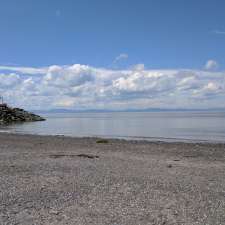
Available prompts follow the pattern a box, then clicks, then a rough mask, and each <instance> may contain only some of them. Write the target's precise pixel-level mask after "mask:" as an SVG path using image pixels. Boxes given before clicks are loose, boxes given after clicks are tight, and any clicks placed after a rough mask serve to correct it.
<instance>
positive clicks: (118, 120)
mask: <svg viewBox="0 0 225 225" xmlns="http://www.w3.org/2000/svg"><path fill="white" fill-rule="evenodd" d="M41 116H43V117H45V118H46V119H47V120H46V121H43V122H34V123H21V124H13V125H10V126H7V127H1V128H0V131H1V132H12V133H23V134H39V135H65V136H73V137H87V136H90V137H92V136H98V137H107V138H125V139H147V140H163V141H179V140H180V141H209V142H225V112H113V113H51V114H42V115H41Z"/></svg>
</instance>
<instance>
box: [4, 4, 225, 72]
mask: <svg viewBox="0 0 225 225" xmlns="http://www.w3.org/2000/svg"><path fill="white" fill-rule="evenodd" d="M224 11H225V1H223V0H189V1H186V0H171V1H165V0H133V1H130V0H93V1H91V0H66V1H63V0H48V1H45V0H39V1H35V0H20V1H15V0H14V1H13V0H7V1H1V7H0V27H1V33H0V34H1V35H0V49H1V55H0V63H1V64H13V65H14V64H16V65H23V66H48V65H52V64H61V65H62V64H63V65H64V64H73V63H81V64H89V65H92V66H97V67H107V66H110V65H111V63H112V61H113V60H114V58H115V57H117V56H118V55H119V54H121V53H126V54H128V55H129V60H127V61H126V63H125V62H124V63H123V64H122V65H121V66H127V65H132V64H137V63H144V64H145V66H146V67H147V68H160V69H161V68H199V67H201V66H202V65H203V64H204V63H205V61H206V60H208V59H214V60H216V61H218V62H219V63H220V64H221V67H223V68H224V67H225V33H224V34H222V33H221V34H219V33H217V32H216V31H223V32H225V13H224Z"/></svg>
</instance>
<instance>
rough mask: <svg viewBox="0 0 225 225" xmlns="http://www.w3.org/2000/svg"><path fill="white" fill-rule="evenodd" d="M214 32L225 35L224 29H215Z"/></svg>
mask: <svg viewBox="0 0 225 225" xmlns="http://www.w3.org/2000/svg"><path fill="white" fill-rule="evenodd" d="M213 33H214V34H222V35H225V31H223V30H214V31H213Z"/></svg>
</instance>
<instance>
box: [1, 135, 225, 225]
mask: <svg viewBox="0 0 225 225" xmlns="http://www.w3.org/2000/svg"><path fill="white" fill-rule="evenodd" d="M0 224H1V225H13V224H21V225H39V224H40V225H41V224H48V225H50V224H51V225H53V224H54V225H56V224H61V225H64V224H77V225H89V224H92V225H93V224H94V225H150V224H151V225H153V224H154V225H156V224H157V225H159V224H160V225H172V224H180V225H181V224H184V225H195V224H201V225H219V224H223V225H224V224H225V144H210V143H165V142H147V141H125V140H111V139H110V140H108V143H107V142H105V141H98V139H97V138H70V137H63V136H35V135H17V134H6V133H1V134H0Z"/></svg>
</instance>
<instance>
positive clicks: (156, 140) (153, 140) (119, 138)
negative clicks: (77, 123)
mask: <svg viewBox="0 0 225 225" xmlns="http://www.w3.org/2000/svg"><path fill="white" fill-rule="evenodd" d="M1 134H10V135H15V136H17V135H18V136H31V137H53V138H54V137H63V138H72V139H93V140H97V139H104V140H113V141H127V142H132V141H135V142H147V143H164V144H169V143H173V144H176V143H178V144H179V143H181V144H182V143H184V144H215V145H216V144H225V140H224V141H212V140H198V139H185V138H166V137H126V136H115V137H113V136H73V135H64V134H52V135H50V134H35V133H22V132H21V133H16V132H10V131H4V130H1V127H0V135H1Z"/></svg>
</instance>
